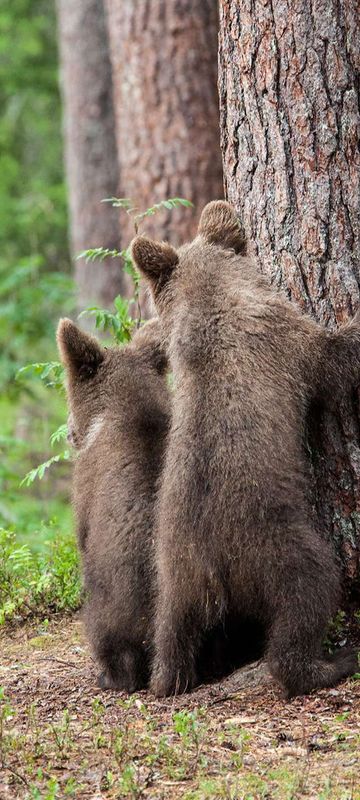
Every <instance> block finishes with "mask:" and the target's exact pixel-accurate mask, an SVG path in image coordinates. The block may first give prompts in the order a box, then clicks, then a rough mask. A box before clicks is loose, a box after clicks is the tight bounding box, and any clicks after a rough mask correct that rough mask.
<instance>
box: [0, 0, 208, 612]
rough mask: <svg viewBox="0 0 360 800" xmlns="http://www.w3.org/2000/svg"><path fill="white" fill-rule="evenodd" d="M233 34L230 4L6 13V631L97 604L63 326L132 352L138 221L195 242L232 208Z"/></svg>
mask: <svg viewBox="0 0 360 800" xmlns="http://www.w3.org/2000/svg"><path fill="white" fill-rule="evenodd" d="M135 11H136V13H135ZM109 34H110V36H109ZM217 36H218V9H217V2H216V0H196V2H194V3H192V4H191V8H190V7H189V4H188V3H187V2H185V0H182V2H180V3H173V2H171V3H166V4H164V2H163V0H151V2H150V3H144V4H133V3H131V2H126V3H120V2H118V1H117V0H108V2H106V3H103V0H79V1H78V2H77V3H73V2H71V1H70V0H58V2H57V3H55V2H51V3H50V4H48V3H45V2H44V1H43V0H15V2H14V3H13V4H12V5H11V7H9V8H6V9H5V8H2V9H1V11H0V50H1V61H0V87H1V88H0V93H1V101H2V109H3V113H2V117H1V121H0V145H1V156H0V167H1V187H0V205H1V214H0V219H1V222H0V240H1V248H0V270H1V272H0V373H1V379H0V380H1V383H0V414H1V419H2V426H1V434H0V436H1V438H0V448H1V460H0V526H1V530H0V622H1V621H4V620H5V619H8V620H10V619H12V618H16V617H17V616H19V615H20V616H24V615H25V616H26V615H27V614H28V613H29V614H32V613H33V611H34V610H39V609H41V607H42V606H43V609H50V610H51V609H52V610H57V609H59V610H61V609H62V608H69V607H70V608H72V607H76V605H77V604H78V602H79V581H78V561H77V554H76V550H75V545H74V536H73V525H72V518H71V509H70V503H69V485H70V481H69V478H70V470H69V464H68V463H67V462H68V459H69V457H70V453H69V451H68V449H67V445H66V408H65V397H64V387H63V375H62V370H61V367H60V365H59V364H58V362H57V358H58V356H57V352H56V348H55V336H54V333H55V327H56V324H57V320H58V319H59V317H60V316H65V315H69V316H73V317H74V318H75V317H76V316H78V314H79V313H82V314H83V315H82V317H81V324H83V325H85V326H86V327H90V328H91V327H94V323H95V324H96V327H97V328H98V329H100V331H102V335H103V336H105V337H106V336H107V337H109V336H110V337H111V338H112V339H113V338H115V341H117V342H122V341H126V339H127V337H128V335H129V331H130V329H131V326H132V324H133V322H132V321H133V317H134V314H135V313H137V304H136V309H135V308H134V303H133V301H132V299H131V298H132V295H133V293H134V291H135V293H137V292H138V289H137V287H136V286H135V287H134V285H133V278H134V276H133V274H132V270H131V265H129V263H128V260H127V256H126V253H125V249H126V247H127V245H128V244H129V241H130V239H131V238H132V235H133V232H134V220H133V216H134V214H135V213H140V212H144V211H146V209H147V208H148V207H149V206H153V205H154V204H155V205H156V204H160V207H159V209H158V213H156V214H154V215H151V216H149V217H147V218H146V222H147V231H148V232H150V233H152V234H153V235H156V236H161V237H164V236H171V238H172V240H173V241H176V242H178V243H180V242H181V241H184V240H186V239H187V238H189V237H190V236H191V235H192V234H193V233H194V231H195V229H196V222H197V219H198V217H199V214H200V212H201V208H202V206H203V205H204V204H205V203H206V202H207V201H208V200H210V199H212V198H213V197H219V196H221V195H222V193H223V188H222V165H221V154H220V131H219V118H218V92H217ZM160 44H161V45H162V46H160ZM119 195H120V197H121V198H130V199H131V202H128V201H127V200H126V201H125V202H124V203H123V202H122V201H121V202H120V203H117V202H115V203H114V204H112V203H104V202H102V201H103V200H105V199H108V198H114V197H118V196H119ZM173 198H180V199H181V202H180V201H178V200H175V201H174V202H173V201H172V199H173ZM169 199H170V201H171V202H167V201H168V200H169ZM163 201H165V204H164V203H163ZM190 201H191V202H190ZM132 206H134V207H135V208H136V210H135V211H134V212H133V214H132V216H131V215H129V214H128V211H129V207H132ZM137 224H140V220H138V223H137ZM99 248H103V254H102V256H101V258H100V259H99V258H97V257H95V256H97V255H98V253H97V250H98V249H99ZM84 250H87V251H88V250H92V253H91V257H89V258H85V257H83V258H78V256H79V254H80V253H81V252H83V251H84ZM94 250H95V251H96V252H94ZM108 251H109V252H110V253H111V256H108V257H107V253H108ZM121 252H122V257H121V256H119V257H116V258H114V257H113V256H114V253H121ZM129 271H130V274H129ZM135 281H136V278H135ZM119 293H121V295H122V296H120V294H119ZM87 307H91V309H92V311H91V312H89V313H85V315H84V311H85V309H86V308H87ZM142 313H143V314H144V313H145V314H146V313H148V309H147V307H146V302H144V298H142ZM39 465H40V466H39Z"/></svg>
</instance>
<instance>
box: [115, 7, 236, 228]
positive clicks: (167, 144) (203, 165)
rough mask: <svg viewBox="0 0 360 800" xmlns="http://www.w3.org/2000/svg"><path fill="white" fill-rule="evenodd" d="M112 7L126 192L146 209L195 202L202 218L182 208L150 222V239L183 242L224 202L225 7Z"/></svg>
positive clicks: (118, 126)
mask: <svg viewBox="0 0 360 800" xmlns="http://www.w3.org/2000/svg"><path fill="white" fill-rule="evenodd" d="M106 6H107V10H108V24H109V34H110V45H111V58H112V65H113V84H114V98H115V103H114V105H115V116H116V131H117V144H118V155H119V164H120V170H121V187H122V191H123V193H124V194H125V196H126V197H130V198H132V199H133V200H134V201H135V203H136V205H137V206H140V208H141V209H142V210H143V209H145V208H147V207H148V206H151V205H153V204H154V203H157V202H159V201H160V200H164V199H166V198H167V197H176V196H178V197H185V198H187V199H189V200H192V201H193V203H194V204H195V213H194V212H192V211H191V210H189V209H179V210H176V211H173V212H171V213H169V214H168V213H163V212H161V213H160V214H157V215H156V216H154V217H152V218H150V219H149V220H147V223H146V232H147V233H149V235H152V236H155V237H160V238H168V237H171V241H172V243H173V244H177V243H179V242H183V241H184V240H186V239H187V238H189V237H191V236H192V235H193V233H194V231H195V228H196V223H197V219H198V216H199V214H200V212H201V209H202V206H203V205H204V204H205V203H206V202H207V201H208V200H211V199H214V198H217V197H222V196H223V183H222V164H221V153H220V133H219V104H218V93H217V86H216V82H217V32H218V8H217V1H216V0H191V2H190V0H146V1H145V0H106ZM124 225H126V222H124ZM132 235H133V228H132V224H131V221H130V220H129V221H128V223H127V230H126V236H127V238H128V239H129V238H131V237H132ZM124 243H125V238H124Z"/></svg>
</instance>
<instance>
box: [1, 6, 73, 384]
mask: <svg viewBox="0 0 360 800" xmlns="http://www.w3.org/2000/svg"><path fill="white" fill-rule="evenodd" d="M0 53H1V55H0V102H1V109H2V115H1V119H0V175H1V181H0V320H1V321H0V367H1V383H2V385H3V384H4V382H8V381H9V380H11V379H12V378H13V377H14V374H15V373H16V370H17V368H18V367H19V366H22V365H23V364H24V363H25V362H26V360H29V358H30V359H31V360H34V356H35V353H34V352H33V351H32V347H36V349H37V353H36V357H37V358H41V352H42V350H43V348H42V344H41V342H42V340H46V348H47V353H48V350H49V339H50V337H51V336H52V332H53V317H54V316H56V315H57V313H58V312H59V309H60V308H62V307H64V308H66V307H69V302H68V298H69V293H70V288H71V285H70V281H69V277H68V276H67V275H66V274H64V273H67V271H68V269H69V253H68V246H67V235H66V229H67V212H66V192H65V186H64V180H63V167H62V141H61V109H60V99H59V90H58V80H57V48H56V28H55V11H54V7H53V4H52V3H48V2H45V0H14V2H12V3H11V4H8V5H6V6H5V5H4V4H3V5H2V7H1V9H0ZM48 354H49V353H48Z"/></svg>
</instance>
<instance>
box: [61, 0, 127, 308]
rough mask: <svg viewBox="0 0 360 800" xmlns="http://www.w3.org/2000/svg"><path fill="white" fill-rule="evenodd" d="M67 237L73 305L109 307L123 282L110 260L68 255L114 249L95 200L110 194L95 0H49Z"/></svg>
mask: <svg viewBox="0 0 360 800" xmlns="http://www.w3.org/2000/svg"><path fill="white" fill-rule="evenodd" d="M57 12H58V28H59V43H60V60H61V85H62V93H63V101H64V135H65V162H66V173H67V181H68V192H69V207H70V238H71V249H72V254H73V258H74V269H75V279H76V283H77V288H78V305H79V308H80V309H83V308H85V307H86V306H87V305H89V303H91V302H93V301H96V302H97V303H99V304H101V305H105V306H109V305H112V301H113V299H114V297H115V296H116V295H117V294H118V293H119V292H120V291H121V290H122V289H123V288H124V286H123V284H124V279H123V275H122V272H121V269H120V266H119V261H118V259H116V260H112V259H107V260H105V261H104V262H101V263H100V262H99V261H95V262H94V263H88V264H86V263H85V260H84V259H81V260H79V261H77V260H75V259H76V256H77V255H78V254H79V253H80V252H81V251H83V250H86V249H88V248H92V247H107V248H110V249H114V248H116V249H118V248H119V245H120V241H119V219H118V214H117V212H116V210H115V209H113V208H112V207H111V205H109V204H108V203H101V201H102V200H103V199H104V198H106V197H113V196H114V195H116V194H117V192H118V163H117V152H116V141H115V121H114V113H113V104H112V82H111V65H110V59H109V52H108V40H107V30H106V24H105V14H104V8H103V2H102V0H76V2H74V1H73V0H57Z"/></svg>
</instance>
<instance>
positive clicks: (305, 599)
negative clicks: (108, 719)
mask: <svg viewBox="0 0 360 800" xmlns="http://www.w3.org/2000/svg"><path fill="white" fill-rule="evenodd" d="M230 248H231V249H230ZM132 253H133V258H134V260H135V263H136V264H137V266H138V268H139V269H140V270H141V272H142V273H143V274H144V275H145V276H146V277H147V279H148V281H149V283H150V286H151V289H152V293H153V296H154V299H155V302H156V305H157V308H158V311H159V313H160V316H161V321H162V324H163V330H164V334H165V336H166V338H167V340H168V350H169V357H170V363H171V367H172V370H173V373H174V382H175V393H174V401H173V418H172V425H171V429H170V433H169V440H168V447H167V454H166V459H165V466H164V472H163V477H162V487H161V490H160V495H159V507H158V512H157V533H156V548H157V550H156V558H157V568H158V592H159V596H158V601H157V615H156V623H155V644H156V655H155V661H154V669H153V675H152V683H151V685H152V689H153V691H154V692H155V693H156V694H157V695H168V694H170V693H173V692H178V691H185V690H186V689H191V687H193V686H194V684H195V682H196V680H197V675H196V656H197V652H198V650H199V647H200V644H201V642H202V640H203V636H204V632H205V631H207V630H208V629H209V628H211V627H212V626H214V625H215V624H216V623H218V622H219V621H221V620H222V619H224V618H226V615H227V614H229V613H230V614H240V616H241V615H244V616H245V617H248V616H250V617H251V616H254V617H255V618H256V619H257V620H260V621H261V622H262V623H263V624H264V625H265V627H266V630H267V657H268V662H269V666H270V669H271V671H272V674H273V675H274V676H275V677H276V678H277V679H278V680H279V681H280V683H281V684H282V686H283V687H284V689H285V691H286V693H287V695H288V696H292V695H296V694H302V693H307V692H309V691H310V690H312V689H315V688H320V687H322V686H329V685H332V684H334V683H336V682H337V681H339V680H341V679H342V678H344V677H346V676H348V675H350V674H352V673H353V672H355V671H356V668H357V659H356V655H355V653H353V652H340V653H338V654H337V655H336V656H335V657H333V658H332V659H330V658H325V657H324V656H323V654H322V650H321V644H322V639H323V635H324V632H325V629H326V626H327V624H328V622H329V619H330V618H331V616H332V615H333V613H334V612H335V611H336V608H337V604H338V601H339V572H338V568H337V566H336V561H335V556H334V553H333V550H332V547H331V546H330V545H329V544H328V543H327V542H325V541H323V540H322V539H321V538H320V537H319V535H318V534H317V533H316V531H315V530H314V528H313V526H312V524H311V520H310V517H311V514H310V504H309V500H308V490H309V479H308V465H307V460H306V457H305V452H304V428H305V417H306V411H307V408H308V406H309V403H310V401H311V400H312V399H313V398H316V397H319V396H322V397H323V398H326V397H328V396H331V397H332V398H334V396H336V395H337V396H340V395H341V394H342V393H343V392H344V391H346V390H347V389H349V388H350V387H351V385H353V384H356V383H359V379H360V318H359V314H357V316H356V318H355V319H354V320H353V321H352V322H351V323H350V324H348V325H346V326H344V327H343V328H342V329H340V330H339V331H336V332H334V333H330V332H329V331H326V330H325V329H323V328H321V327H320V326H319V325H317V324H316V323H315V322H314V321H312V320H311V319H309V318H307V317H305V316H302V314H301V313H300V312H299V311H298V310H297V309H296V308H295V306H294V305H292V304H291V303H290V302H289V301H288V300H287V299H286V298H285V297H284V296H282V295H281V294H279V293H277V292H276V291H275V290H274V289H273V288H271V287H270V286H269V285H268V283H267V281H266V280H265V278H264V277H262V276H261V275H260V274H259V273H258V272H257V270H256V267H255V265H254V264H253V262H252V260H251V259H250V258H248V257H247V256H246V254H245V240H244V234H243V231H242V230H241V228H240V227H239V224H238V222H237V219H236V216H235V214H234V212H233V210H232V209H231V207H230V206H229V205H228V204H227V203H225V202H224V201H217V202H214V203H210V204H209V205H208V206H206V208H205V209H204V211H203V214H202V217H201V220H200V224H199V233H198V236H197V237H196V239H195V240H194V241H193V242H192V243H191V244H188V245H185V246H184V247H182V248H180V249H179V250H178V251H175V250H174V249H173V248H171V247H170V246H169V245H167V244H166V245H165V244H161V243H160V244H159V243H155V242H153V241H150V240H149V239H147V238H146V237H137V238H136V239H135V240H134V242H133V245H132Z"/></svg>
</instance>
